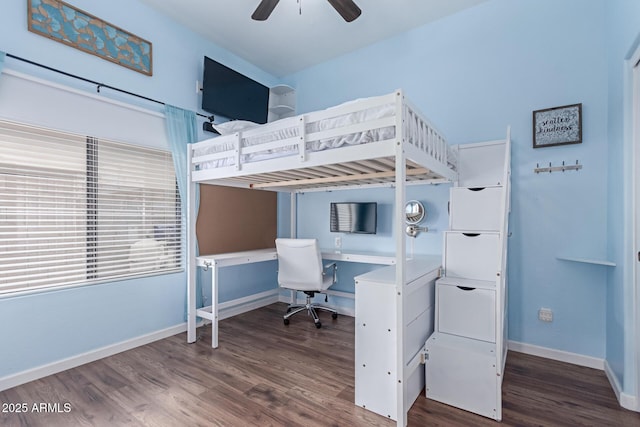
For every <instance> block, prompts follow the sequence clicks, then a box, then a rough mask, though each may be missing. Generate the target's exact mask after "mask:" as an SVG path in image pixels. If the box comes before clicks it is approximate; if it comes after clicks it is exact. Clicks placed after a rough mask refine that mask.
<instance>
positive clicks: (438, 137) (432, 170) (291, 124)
mask: <svg viewBox="0 0 640 427" xmlns="http://www.w3.org/2000/svg"><path fill="white" fill-rule="evenodd" d="M187 159H188V160H187V161H188V165H189V180H188V181H189V193H188V197H187V211H188V216H187V218H188V220H187V221H188V224H187V225H188V236H189V240H188V242H189V243H188V251H187V269H188V270H187V271H188V273H187V281H188V287H187V304H188V334H187V340H188V342H194V341H195V340H196V316H201V315H202V314H203V312H202V310H199V311H198V312H196V311H197V308H196V298H195V273H196V267H197V266H196V256H195V253H196V252H195V224H196V212H195V208H194V194H195V184H215V185H227V186H234V187H242V188H254V189H263V190H271V191H285V192H290V193H291V194H292V197H295V195H296V194H297V192H301V191H313V190H327V189H331V190H336V189H340V188H354V186H393V187H394V188H395V203H394V218H395V219H396V220H395V224H394V225H393V234H394V236H395V256H396V259H395V264H396V266H397V267H396V269H395V283H396V290H397V292H396V295H397V298H396V301H395V303H396V310H395V312H396V316H397V322H396V324H397V325H398V327H397V328H398V330H397V340H398V342H397V349H396V352H397V354H396V356H397V357H396V361H397V362H396V363H397V370H396V372H398V373H402V377H401V378H403V380H402V381H399V382H398V384H397V393H396V400H397V409H398V410H397V414H398V417H397V421H398V425H402V426H404V425H406V423H407V420H406V416H407V411H408V410H409V407H407V405H406V404H405V393H406V391H407V382H408V381H407V379H408V376H409V375H408V373H409V368H408V365H407V364H405V363H404V360H405V357H404V356H405V355H404V354H403V352H404V348H405V346H404V331H403V324H404V322H403V319H404V317H403V316H404V312H403V307H404V306H405V304H406V296H405V292H403V289H404V286H406V284H407V277H406V258H407V257H406V252H407V250H406V236H405V232H404V227H405V225H404V221H403V218H404V215H405V213H404V207H405V201H406V200H405V199H406V197H405V190H406V185H407V184H418V183H428V182H434V181H456V180H457V172H456V168H457V166H456V164H457V156H456V151H455V150H453V149H452V148H451V147H450V146H449V145H448V144H447V142H446V141H445V139H444V137H443V136H442V134H441V133H440V132H438V131H437V129H436V128H435V127H434V126H433V125H432V124H431V123H430V122H429V121H428V120H427V119H426V118H425V117H424V116H422V114H421V113H420V112H419V111H418V110H417V108H415V107H414V106H413V105H412V104H411V103H410V102H409V101H408V100H407V99H406V98H405V96H404V94H403V92H402V91H401V90H397V91H395V92H393V93H391V94H388V95H383V96H378V97H372V98H365V99H359V100H355V101H350V102H347V103H344V104H341V105H339V106H336V107H331V108H328V109H325V110H321V111H315V112H311V113H307V114H302V115H299V116H296V117H291V118H286V119H281V120H278V121H275V122H272V123H268V124H265V125H261V126H258V127H253V128H250V129H247V130H245V131H239V132H236V133H234V134H231V135H223V136H219V137H215V138H212V139H209V140H205V141H201V142H198V143H195V144H191V146H190V147H189V148H188V154H187ZM396 183H397V184H398V185H396ZM400 183H402V184H404V185H400ZM295 205H296V203H292V216H291V217H292V227H291V234H292V236H294V237H295V234H296V225H295V218H296V215H295V211H294V210H295ZM213 299H214V301H216V300H217V299H216V298H213ZM211 313H216V314H214V315H211V316H210V317H211V320H212V322H214V323H216V322H217V320H218V319H217V307H215V308H214V309H212V310H211ZM413 362H415V361H413ZM416 363H418V362H416ZM412 364H413V363H412ZM410 365H411V364H410ZM399 378H400V374H399ZM409 406H410V405H409Z"/></svg>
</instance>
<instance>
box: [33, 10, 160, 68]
mask: <svg viewBox="0 0 640 427" xmlns="http://www.w3.org/2000/svg"><path fill="white" fill-rule="evenodd" d="M27 7H28V13H27V19H28V27H29V31H31V32H33V33H36V34H39V35H41V36H44V37H47V38H50V39H51V40H55V41H57V42H60V43H64V44H66V45H68V46H72V47H75V48H76V49H79V50H82V51H84V52H87V53H91V54H93V55H96V56H98V57H100V58H102V59H106V60H107V61H111V62H114V63H116V64H118V65H122V66H123V67H127V68H130V69H132V70H135V71H138V72H140V73H142V74H146V75H148V76H151V75H152V74H153V65H152V60H153V58H152V46H151V42H148V41H146V40H144V39H142V38H140V37H138V36H136V35H133V34H131V33H129V32H127V31H125V30H123V29H122V28H119V27H116V26H115V25H113V24H110V23H108V22H105V21H103V20H102V19H100V18H98V17H96V16H93V15H91V14H89V13H87V12H84V11H82V10H80V9H77V8H76V7H74V6H72V5H70V4H68V3H65V2H63V1H60V0H27Z"/></svg>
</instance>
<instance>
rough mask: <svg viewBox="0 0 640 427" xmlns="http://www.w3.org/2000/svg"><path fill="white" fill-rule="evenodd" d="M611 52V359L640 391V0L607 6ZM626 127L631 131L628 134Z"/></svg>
mask: <svg viewBox="0 0 640 427" xmlns="http://www.w3.org/2000/svg"><path fill="white" fill-rule="evenodd" d="M606 19H607V36H608V38H607V42H608V43H607V44H608V46H607V52H608V58H607V59H608V63H609V105H608V108H609V114H608V139H609V169H608V171H609V174H608V180H609V185H608V194H609V199H608V203H607V206H608V207H609V217H608V222H607V229H608V233H609V248H608V250H609V257H610V258H611V259H612V260H613V261H614V262H615V263H616V264H617V265H618V268H615V269H611V270H610V271H609V275H608V282H609V283H608V288H607V289H608V292H607V362H608V363H609V366H610V367H611V369H612V371H613V372H614V373H615V375H616V377H617V380H618V381H619V382H620V383H621V384H622V385H623V389H624V391H625V392H626V393H628V394H631V395H634V394H637V384H636V376H637V374H638V367H637V366H636V362H635V355H634V344H635V342H634V336H633V334H634V333H637V326H636V325H634V320H633V319H634V316H633V304H632V302H633V298H634V297H635V295H634V294H635V293H634V291H633V288H634V286H635V285H634V282H633V275H632V270H631V268H632V263H633V262H634V260H633V258H632V256H633V255H632V254H633V246H632V239H633V230H632V221H633V218H632V217H631V209H632V205H631V181H632V179H633V175H632V171H631V168H632V165H631V155H632V141H631V140H630V134H629V132H628V131H629V130H630V123H629V121H628V120H626V122H624V121H623V118H624V117H625V115H626V114H628V112H629V110H630V107H631V105H630V103H629V101H630V100H631V98H630V95H631V90H630V83H631V82H630V79H629V78H628V77H629V72H628V70H629V69H630V64H628V63H625V60H626V59H628V58H629V56H630V55H631V53H632V49H633V48H635V47H636V46H637V45H638V38H639V37H640V2H638V1H636V0H616V1H613V2H611V3H610V5H609V7H608V8H607V14H606ZM625 132H627V133H626V134H625Z"/></svg>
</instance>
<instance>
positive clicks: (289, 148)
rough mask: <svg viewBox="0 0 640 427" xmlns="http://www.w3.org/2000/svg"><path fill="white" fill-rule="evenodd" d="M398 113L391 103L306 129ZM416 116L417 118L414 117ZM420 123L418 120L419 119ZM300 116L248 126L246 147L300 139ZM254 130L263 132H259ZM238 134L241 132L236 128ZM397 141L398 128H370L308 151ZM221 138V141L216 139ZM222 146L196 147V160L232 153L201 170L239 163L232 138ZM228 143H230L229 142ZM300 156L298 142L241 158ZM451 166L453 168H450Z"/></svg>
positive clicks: (414, 129)
mask: <svg viewBox="0 0 640 427" xmlns="http://www.w3.org/2000/svg"><path fill="white" fill-rule="evenodd" d="M362 101H363V100H355V101H349V102H347V103H344V104H340V105H338V106H335V107H330V108H328V109H327V110H325V111H331V110H332V109H337V108H339V107H342V106H344V105H347V104H356V103H358V102H362ZM395 111H396V105H395V103H389V104H384V105H377V106H375V107H371V108H366V109H362V110H358V111H355V112H352V113H347V114H338V115H336V116H335V117H330V118H327V119H323V120H318V121H315V122H312V123H307V124H306V126H305V130H306V133H307V137H308V138H309V134H313V133H315V132H321V131H326V130H331V129H337V128H341V127H344V126H349V125H355V124H358V123H364V122H368V121H373V120H378V119H383V118H387V117H393V116H394V114H395ZM412 117H415V116H414V115H412ZM416 120H417V119H416ZM299 121H300V118H299V117H289V118H284V119H280V120H277V121H275V122H271V123H267V124H264V125H255V124H253V126H251V124H249V126H248V127H247V130H251V131H250V132H248V133H247V134H243V135H242V141H241V145H242V147H243V148H246V147H252V148H254V149H255V148H257V146H259V145H261V144H269V143H272V142H275V141H281V140H284V139H289V138H296V139H297V137H299V136H300V135H299V134H300V126H299ZM254 129H259V131H258V132H256V131H254ZM406 129H407V131H408V133H409V135H408V136H409V138H410V140H411V139H415V140H417V139H418V138H419V135H418V132H419V129H420V127H419V126H417V125H415V124H410V125H409V126H407V127H406ZM234 130H235V131H236V132H237V131H238V130H241V129H237V128H236V129H234ZM394 138H395V127H394V126H385V127H380V128H376V129H369V130H366V131H363V132H353V133H348V134H341V135H338V136H336V137H333V138H324V139H317V140H307V142H306V150H307V151H308V152H313V151H322V150H329V149H336V148H340V147H343V146H349V145H358V144H367V143H370V142H374V141H385V140H393V139H394ZM216 139H218V138H216ZM219 139H220V143H219V144H213V145H208V146H206V147H203V148H199V147H198V146H197V145H196V146H194V152H193V155H194V157H199V156H205V155H208V154H215V153H221V152H228V153H229V156H228V157H223V158H219V159H215V160H209V161H205V162H202V163H199V165H198V167H197V169H198V170H202V169H211V168H220V167H227V166H234V165H235V162H236V158H235V152H234V150H235V145H234V144H235V141H234V140H232V139H230V138H224V137H223V138H219ZM227 141H228V142H227ZM296 154H298V146H297V145H296V144H295V143H292V144H291V145H285V146H281V147H277V148H266V149H264V150H256V151H255V152H251V153H248V154H242V155H241V156H240V163H242V164H244V163H249V162H256V161H261V160H267V159H273V158H277V157H283V156H291V155H296ZM448 157H449V158H451V159H454V158H455V156H454V153H452V152H451V153H450V155H449V156H448ZM450 166H451V165H450Z"/></svg>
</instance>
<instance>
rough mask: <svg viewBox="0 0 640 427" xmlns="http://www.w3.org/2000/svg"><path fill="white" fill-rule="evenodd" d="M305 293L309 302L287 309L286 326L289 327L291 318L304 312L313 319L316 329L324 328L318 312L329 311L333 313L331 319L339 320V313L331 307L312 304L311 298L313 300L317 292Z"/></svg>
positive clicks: (291, 305) (292, 305) (290, 306)
mask: <svg viewBox="0 0 640 427" xmlns="http://www.w3.org/2000/svg"><path fill="white" fill-rule="evenodd" d="M304 293H305V294H306V295H307V302H306V303H305V304H289V306H288V307H287V314H285V315H284V316H283V319H284V324H285V325H288V324H289V318H290V317H291V316H293V315H295V314H298V313H300V312H302V311H305V310H307V311H308V313H309V315H310V316H311V317H313V322H314V323H315V324H316V328H321V327H322V323H321V322H320V318H319V317H318V313H316V310H324V311H328V312H330V313H331V317H332V318H333V319H337V318H338V311H337V310H335V309H333V308H331V307H327V306H324V305H322V304H318V303H312V302H311V298H313V297H314V296H315V292H314V291H304Z"/></svg>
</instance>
